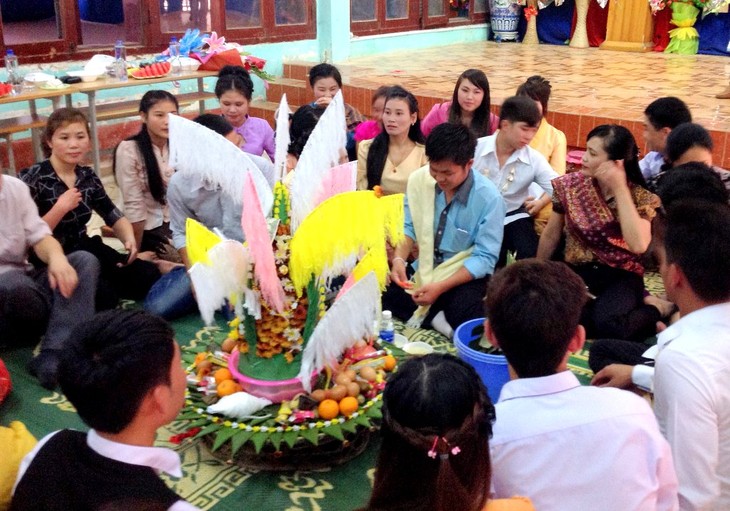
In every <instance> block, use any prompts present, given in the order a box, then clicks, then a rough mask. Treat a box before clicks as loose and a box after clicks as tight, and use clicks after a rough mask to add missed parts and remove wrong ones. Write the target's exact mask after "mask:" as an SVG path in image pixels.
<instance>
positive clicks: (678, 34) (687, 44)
mask: <svg viewBox="0 0 730 511" xmlns="http://www.w3.org/2000/svg"><path fill="white" fill-rule="evenodd" d="M670 8H671V9H672V20H671V21H670V23H671V24H672V25H675V26H676V27H677V28H674V29H672V30H670V31H669V39H670V41H669V44H668V45H667V47H666V49H665V50H664V52H665V53H679V54H681V55H694V54H696V53H697V50H698V49H699V46H700V34H699V33H698V32H697V29H696V28H694V24H695V22H696V21H697V16H698V15H699V13H700V10H699V9H698V8H697V7H695V6H694V5H693V4H690V3H685V2H672V4H671V5H670Z"/></svg>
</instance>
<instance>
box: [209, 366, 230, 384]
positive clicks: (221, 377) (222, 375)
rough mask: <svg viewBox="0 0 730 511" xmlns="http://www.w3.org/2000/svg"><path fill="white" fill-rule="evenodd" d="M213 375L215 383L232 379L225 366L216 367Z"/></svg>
mask: <svg viewBox="0 0 730 511" xmlns="http://www.w3.org/2000/svg"><path fill="white" fill-rule="evenodd" d="M213 377H214V378H215V382H216V383H221V382H224V381H226V380H232V379H233V375H232V374H231V372H230V371H229V370H228V369H226V368H225V367H222V368H220V369H218V370H217V371H216V372H215V374H214V375H213Z"/></svg>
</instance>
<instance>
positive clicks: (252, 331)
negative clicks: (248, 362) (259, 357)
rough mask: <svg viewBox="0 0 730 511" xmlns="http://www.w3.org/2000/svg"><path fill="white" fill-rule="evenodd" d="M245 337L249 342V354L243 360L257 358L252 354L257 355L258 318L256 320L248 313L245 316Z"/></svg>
mask: <svg viewBox="0 0 730 511" xmlns="http://www.w3.org/2000/svg"><path fill="white" fill-rule="evenodd" d="M243 337H244V338H245V339H246V342H248V353H247V354H246V355H245V356H242V357H241V358H256V357H252V356H251V354H255V353H256V342H257V341H258V336H257V335H256V318H254V317H253V316H252V315H251V314H249V313H248V311H245V312H244V314H243Z"/></svg>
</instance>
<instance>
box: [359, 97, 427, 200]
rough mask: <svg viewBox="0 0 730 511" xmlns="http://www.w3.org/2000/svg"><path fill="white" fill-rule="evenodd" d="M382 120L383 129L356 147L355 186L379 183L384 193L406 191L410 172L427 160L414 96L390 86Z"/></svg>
mask: <svg viewBox="0 0 730 511" xmlns="http://www.w3.org/2000/svg"><path fill="white" fill-rule="evenodd" d="M382 122H383V128H384V129H383V131H382V132H381V133H380V134H379V135H378V136H377V137H375V138H374V139H372V140H364V141H362V142H360V145H359V147H358V151H357V188H358V190H369V189H372V188H373V187H374V186H378V185H379V186H380V187H381V188H382V190H383V193H385V194H391V193H405V191H406V184H407V183H408V177H409V176H410V175H411V173H412V172H413V171H415V170H417V169H419V168H421V167H423V166H424V165H425V164H426V163H428V158H426V149H425V147H424V145H423V143H424V139H423V134H422V133H421V124H420V120H419V118H418V101H416V98H415V96H414V95H413V94H411V93H410V92H408V91H407V90H405V89H404V88H403V87H399V86H397V85H396V86H393V87H390V89H389V91H388V95H387V96H386V98H385V107H384V108H383V117H382Z"/></svg>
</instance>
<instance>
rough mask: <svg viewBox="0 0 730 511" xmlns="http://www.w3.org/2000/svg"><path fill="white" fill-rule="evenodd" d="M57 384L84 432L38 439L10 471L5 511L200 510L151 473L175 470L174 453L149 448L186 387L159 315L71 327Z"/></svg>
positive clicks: (128, 315) (110, 316)
mask: <svg viewBox="0 0 730 511" xmlns="http://www.w3.org/2000/svg"><path fill="white" fill-rule="evenodd" d="M58 381H59V384H60V385H61V389H62V390H63V393H64V394H65V395H66V397H67V398H68V400H69V401H70V402H71V404H73V405H74V407H75V408H76V410H77V412H78V414H79V416H80V417H81V419H82V420H83V421H84V422H85V423H86V424H87V425H88V426H89V427H91V428H92V429H91V430H90V431H89V433H88V434H86V433H83V432H80V431H74V430H68V429H66V430H61V431H56V432H54V433H51V434H50V435H47V436H46V437H45V438H43V439H42V440H41V441H40V442H38V445H36V447H35V448H34V449H33V451H31V452H30V453H29V454H28V455H27V456H26V457H25V458H24V459H23V462H22V463H21V465H20V468H19V470H18V477H17V480H16V482H15V488H13V500H12V502H11V504H10V509H11V511H23V510H33V511H42V510H44V509H49V510H50V509H69V510H70V509H105V508H106V507H107V506H111V505H114V506H115V509H142V508H144V509H160V508H162V509H169V510H170V511H194V510H197V509H198V508H197V507H195V506H193V505H191V504H189V503H187V502H185V501H184V500H182V499H181V498H180V497H179V496H178V495H177V494H175V492H174V491H172V490H171V489H169V488H168V487H167V485H165V483H164V482H163V481H162V480H161V479H160V478H159V477H158V475H157V474H158V473H159V472H166V473H168V474H170V475H171V476H173V477H181V476H182V471H181V468H180V458H179V457H178V455H177V453H175V451H172V450H171V449H167V448H163V447H153V444H154V441H155V435H156V432H157V430H158V429H159V428H160V427H162V426H163V425H165V424H167V423H168V422H170V421H172V420H174V419H175V418H176V417H177V415H178V413H179V412H180V409H181V408H182V406H183V404H184V400H185V389H186V386H187V383H186V375H185V371H184V369H183V366H182V362H181V360H180V348H179V346H178V345H177V343H176V342H175V339H174V332H173V331H172V328H171V327H170V325H168V324H167V322H166V321H165V320H164V319H162V318H160V317H158V316H153V315H151V314H148V313H146V312H143V311H140V310H135V311H132V310H129V311H123V310H119V309H116V310H111V311H106V312H103V313H101V314H97V315H96V316H95V317H94V318H93V319H91V320H89V321H88V322H86V323H83V324H81V325H80V326H79V327H77V328H76V329H75V330H74V331H73V332H72V333H71V336H70V338H69V340H68V346H67V347H66V348H65V349H64V351H63V353H62V354H61V363H60V366H59V374H58Z"/></svg>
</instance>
